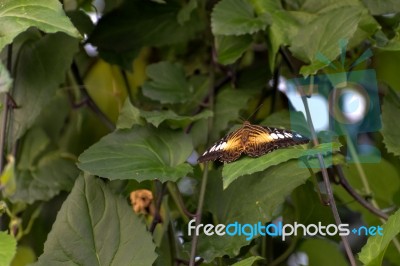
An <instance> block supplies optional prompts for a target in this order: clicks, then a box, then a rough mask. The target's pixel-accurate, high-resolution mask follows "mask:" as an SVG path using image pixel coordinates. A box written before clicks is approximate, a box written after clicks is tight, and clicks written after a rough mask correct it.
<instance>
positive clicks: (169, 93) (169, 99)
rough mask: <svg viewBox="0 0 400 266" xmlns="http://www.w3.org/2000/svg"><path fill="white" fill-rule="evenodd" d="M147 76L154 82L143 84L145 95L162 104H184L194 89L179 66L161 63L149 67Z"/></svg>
mask: <svg viewBox="0 0 400 266" xmlns="http://www.w3.org/2000/svg"><path fill="white" fill-rule="evenodd" d="M146 74H147V76H148V77H149V78H151V79H152V81H147V82H145V83H144V84H143V90H142V91H143V94H144V95H145V96H147V97H149V98H150V99H153V100H157V101H160V102H161V103H182V102H184V101H186V100H188V99H189V98H190V97H191V94H192V93H193V88H192V86H191V85H190V83H189V82H188V81H187V80H186V77H185V72H184V70H183V67H182V66H181V65H179V64H173V63H169V62H160V63H156V64H152V65H149V66H148V67H147V69H146Z"/></svg>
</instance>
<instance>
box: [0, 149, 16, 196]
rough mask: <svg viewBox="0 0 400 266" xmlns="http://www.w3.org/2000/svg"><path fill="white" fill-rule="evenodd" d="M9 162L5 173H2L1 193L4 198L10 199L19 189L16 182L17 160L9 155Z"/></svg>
mask: <svg viewBox="0 0 400 266" xmlns="http://www.w3.org/2000/svg"><path fill="white" fill-rule="evenodd" d="M7 159H8V162H7V165H6V166H5V167H4V169H3V172H2V173H0V191H1V195H2V196H3V198H6V199H7V198H9V197H11V196H12V195H14V193H15V190H16V189H17V186H16V182H15V159H14V157H13V156H11V155H9V156H8V157H7Z"/></svg>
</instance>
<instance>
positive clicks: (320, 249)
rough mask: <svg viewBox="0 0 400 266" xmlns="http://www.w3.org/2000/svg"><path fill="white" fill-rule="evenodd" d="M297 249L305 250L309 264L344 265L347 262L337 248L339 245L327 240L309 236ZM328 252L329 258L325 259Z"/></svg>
mask: <svg viewBox="0 0 400 266" xmlns="http://www.w3.org/2000/svg"><path fill="white" fill-rule="evenodd" d="M298 251H300V252H305V253H306V254H307V256H308V263H309V265H322V264H323V265H326V266H345V265H348V262H347V261H346V259H345V258H344V257H343V255H342V253H341V252H340V250H339V246H338V244H336V243H333V242H331V241H328V240H324V239H318V238H315V239H313V238H311V239H307V240H305V241H303V242H302V243H301V244H300V246H299V248H298ZM327 254H329V259H326V256H327Z"/></svg>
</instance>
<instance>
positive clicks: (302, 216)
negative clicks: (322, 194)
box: [285, 181, 335, 225]
mask: <svg viewBox="0 0 400 266" xmlns="http://www.w3.org/2000/svg"><path fill="white" fill-rule="evenodd" d="M290 199H291V205H293V207H294V208H295V210H296V211H295V212H296V216H295V217H294V221H285V222H286V223H292V222H297V223H301V224H305V225H309V224H318V222H321V223H322V225H329V224H334V223H335V220H334V218H333V215H332V211H331V210H330V209H329V208H326V206H324V205H323V204H321V201H320V199H319V196H318V192H317V191H316V189H315V187H314V184H313V183H312V182H310V181H308V182H307V183H305V184H304V185H301V186H299V187H297V188H296V189H295V190H294V191H293V193H292V194H291V196H290Z"/></svg>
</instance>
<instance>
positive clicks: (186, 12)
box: [177, 0, 197, 25]
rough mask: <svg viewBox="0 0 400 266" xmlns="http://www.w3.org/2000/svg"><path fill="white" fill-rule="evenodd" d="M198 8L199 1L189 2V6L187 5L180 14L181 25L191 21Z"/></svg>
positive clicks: (179, 21) (192, 0) (190, 0)
mask: <svg viewBox="0 0 400 266" xmlns="http://www.w3.org/2000/svg"><path fill="white" fill-rule="evenodd" d="M196 8H197V0H189V2H188V3H187V4H185V5H184V6H183V7H182V8H181V10H179V13H178V17H177V18H178V23H179V24H180V25H183V24H185V23H186V22H187V21H189V20H190V15H191V14H192V12H193V10H195V9H196Z"/></svg>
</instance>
